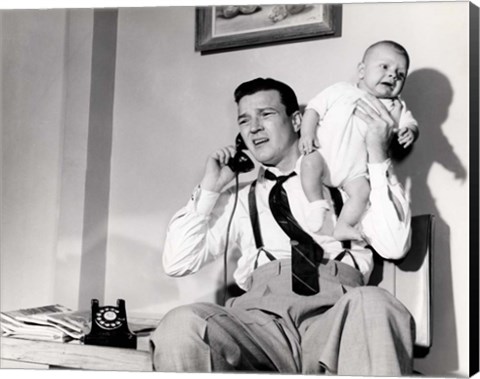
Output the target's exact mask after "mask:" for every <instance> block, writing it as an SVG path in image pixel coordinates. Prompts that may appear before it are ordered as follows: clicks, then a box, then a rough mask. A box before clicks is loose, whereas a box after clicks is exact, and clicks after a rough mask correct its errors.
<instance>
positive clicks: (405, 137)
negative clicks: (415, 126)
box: [397, 128, 415, 149]
mask: <svg viewBox="0 0 480 379" xmlns="http://www.w3.org/2000/svg"><path fill="white" fill-rule="evenodd" d="M397 137H398V143H399V144H400V145H402V146H403V148H404V149H406V148H407V147H409V146H410V145H411V144H412V143H413V141H414V140H415V134H414V133H413V131H412V129H410V128H402V129H400V130H399V131H398V133H397Z"/></svg>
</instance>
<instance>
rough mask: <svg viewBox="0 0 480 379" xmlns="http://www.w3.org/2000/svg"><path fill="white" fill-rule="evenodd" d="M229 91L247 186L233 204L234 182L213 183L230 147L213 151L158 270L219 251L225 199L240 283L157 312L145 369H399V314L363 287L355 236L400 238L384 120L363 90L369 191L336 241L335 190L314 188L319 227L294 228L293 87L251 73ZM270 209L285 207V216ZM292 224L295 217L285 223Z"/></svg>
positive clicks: (408, 320) (403, 232)
mask: <svg viewBox="0 0 480 379" xmlns="http://www.w3.org/2000/svg"><path fill="white" fill-rule="evenodd" d="M235 101H236V102H237V105H238V124H239V128H240V134H241V136H242V137H243V140H244V142H245V144H246V146H247V148H248V150H249V151H250V152H251V154H252V155H253V156H254V158H255V159H256V160H257V161H258V162H260V163H261V165H262V166H261V168H260V170H259V174H258V178H257V181H256V182H255V186H254V187H253V189H252V186H250V185H247V186H244V187H243V188H241V189H240V191H239V193H238V204H236V205H235V191H234V190H232V189H225V187H226V186H227V184H229V183H230V182H231V181H232V179H233V178H234V176H235V174H234V173H233V172H232V170H231V169H230V168H229V167H228V166H227V163H228V162H229V160H230V159H231V158H232V157H233V156H234V154H235V149H234V148H233V147H232V146H227V147H224V148H221V149H219V150H217V151H216V152H214V153H213V154H212V155H211V156H210V157H209V158H208V160H207V164H206V168H205V174H204V176H203V179H202V181H201V184H200V186H199V187H198V188H197V189H196V190H195V192H194V194H193V196H192V199H191V200H190V201H189V203H188V204H187V206H186V207H185V208H183V209H182V210H180V211H179V212H178V213H177V214H176V215H175V216H174V217H173V219H172V221H171V223H170V225H169V230H168V233H167V238H166V242H165V250H164V255H163V263H164V267H165V271H166V273H167V274H169V275H172V276H183V275H188V274H191V273H194V272H196V271H198V270H199V269H200V268H201V267H202V266H204V265H205V264H207V263H208V262H210V261H212V260H213V259H215V258H218V257H220V256H222V255H223V254H224V249H225V246H226V243H227V235H226V230H227V225H228V224H229V219H230V216H231V214H232V210H233V209H234V207H235V209H236V210H235V213H234V216H233V219H232V221H231V228H230V234H229V237H230V238H229V243H228V252H229V253H230V252H232V251H234V250H236V249H237V250H238V251H240V253H241V257H240V259H239V261H238V267H237V269H236V271H235V273H234V278H235V280H236V282H237V284H238V285H239V286H240V287H241V288H243V289H244V290H246V293H245V294H244V295H242V296H240V297H238V298H234V299H230V300H229V301H228V302H227V304H226V306H225V307H223V306H219V305H216V304H208V303H197V304H191V305H187V306H182V307H179V308H176V309H174V310H172V311H171V312H169V313H168V314H167V315H166V316H165V317H164V319H163V320H162V322H161V324H160V325H159V327H158V329H157V331H156V332H155V333H154V335H153V336H152V347H153V364H154V368H155V369H156V370H159V371H178V372H189V371H190V372H192V371H193V372H206V371H227V370H242V371H247V370H256V371H277V372H286V373H309V374H313V373H319V372H324V371H327V372H329V373H333V374H339V375H381V376H399V375H408V374H410V373H411V372H412V350H413V338H414V329H413V320H412V317H411V315H410V314H409V313H408V311H407V310H406V309H405V307H404V306H403V305H402V304H400V303H399V302H398V301H397V300H396V299H395V298H393V296H391V295H390V294H389V293H387V292H386V291H384V290H382V289H379V288H376V287H366V286H364V284H366V283H367V282H368V277H369V275H370V273H371V271H372V268H373V261H372V252H371V250H370V249H369V248H367V247H366V246H367V245H370V246H372V247H373V248H374V249H375V250H376V251H377V252H378V253H380V254H381V255H382V256H384V257H385V258H390V259H397V258H400V257H402V256H403V255H404V254H405V252H406V251H407V250H408V247H409V243H410V210H409V207H408V202H407V201H406V199H405V197H404V194H403V191H402V189H401V187H400V185H399V184H398V182H397V181H396V180H395V177H394V175H393V173H392V171H391V168H390V165H389V160H388V150H387V149H388V144H389V141H390V138H391V135H392V133H393V132H392V129H394V128H395V127H396V125H395V122H394V120H392V118H391V117H390V115H389V114H388V111H387V110H386V109H385V108H384V107H383V105H382V104H381V103H380V102H379V101H378V100H377V99H375V98H372V99H371V102H372V104H373V105H374V106H375V108H376V109H377V110H378V112H377V111H375V110H374V109H373V108H371V107H370V106H369V105H367V104H366V103H365V102H359V104H358V110H357V111H356V115H357V117H360V118H361V119H363V120H364V121H365V122H366V123H367V124H368V133H367V135H366V144H367V151H368V171H369V176H370V183H371V188H372V191H371V196H370V201H371V205H370V207H369V209H368V210H367V211H366V212H365V215H364V217H363V219H362V221H361V225H360V226H359V227H360V230H361V233H362V235H363V236H364V239H365V241H356V242H355V241H352V243H351V246H350V247H348V246H342V244H341V243H340V242H338V241H336V240H334V239H333V237H331V235H332V231H333V228H334V225H335V219H336V216H335V212H334V210H335V207H337V208H338V206H339V204H338V203H339V202H338V197H337V198H336V199H337V202H336V204H333V202H332V197H335V196H333V195H332V197H331V196H330V192H329V190H328V189H326V188H325V198H326V199H329V201H330V202H331V210H330V211H329V212H328V214H327V217H326V221H325V223H324V226H323V227H322V229H321V230H320V231H319V232H318V233H317V234H310V235H309V234H305V232H304V230H303V231H302V228H301V227H302V225H305V213H306V207H307V206H308V200H307V199H306V197H305V195H304V194H303V191H302V189H301V184H300V180H299V177H298V175H295V173H298V168H299V167H300V161H301V154H300V152H299V148H298V130H299V127H300V123H301V115H300V112H299V107H298V103H297V99H296V96H295V93H294V92H293V90H292V89H291V88H290V87H289V86H287V85H285V84H284V83H281V82H278V81H275V80H273V79H262V78H258V79H255V80H252V81H250V82H246V83H243V84H241V85H240V86H239V87H238V88H237V90H236V91H235ZM292 172H295V173H294V174H291V173H292ZM290 174H291V175H290ZM287 176H288V177H287ZM282 191H284V192H282ZM249 193H250V196H249ZM285 193H286V194H287V195H286V197H287V200H285V196H284V194H285ZM332 193H333V194H335V192H332ZM252 194H253V195H252ZM285 202H287V203H288V205H285ZM279 210H282V212H283V211H284V213H283V214H288V212H290V215H291V216H288V217H287V218H289V219H290V220H289V221H288V222H285V220H284V219H282V214H279ZM282 212H280V213H282ZM252 213H253V214H256V215H257V218H258V220H257V222H255V221H254V220H255V217H254V218H253V219H251V218H250V217H251V216H252ZM253 224H256V225H257V226H252V225H253ZM292 224H296V225H297V227H295V226H294V227H293V229H294V230H295V231H293V232H292V230H293V229H292V228H291V226H292ZM298 225H299V227H298ZM303 229H305V228H303ZM299 230H300V231H299ZM295 233H296V234H295ZM305 246H307V247H308V249H307V250H305V249H304V247H305ZM309 251H310V252H309ZM311 252H314V254H313V255H309V254H310V253H311ZM303 258H305V260H303V261H302V262H300V263H301V264H303V266H304V268H305V266H308V267H310V271H309V274H310V275H309V276H308V275H307V276H304V273H300V272H299V271H298V267H297V268H296V266H298V260H299V259H300V260H301V259H303ZM295 261H297V263H295ZM306 262H308V264H307V263H306ZM310 264H313V267H314V275H313V281H312V280H311V279H312V269H311V266H312V265H310ZM308 267H307V269H306V271H308ZM300 287H301V289H300ZM302 291H307V292H302ZM309 291H310V292H309ZM299 293H300V294H299Z"/></svg>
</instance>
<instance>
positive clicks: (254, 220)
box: [248, 180, 263, 249]
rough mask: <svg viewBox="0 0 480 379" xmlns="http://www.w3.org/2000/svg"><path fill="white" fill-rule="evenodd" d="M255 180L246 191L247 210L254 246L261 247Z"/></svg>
mask: <svg viewBox="0 0 480 379" xmlns="http://www.w3.org/2000/svg"><path fill="white" fill-rule="evenodd" d="M256 186H257V181H256V180H254V181H253V183H252V184H251V185H250V191H249V192H248V210H249V213H250V222H251V224H252V229H253V237H254V238H255V246H256V247H257V249H260V248H262V247H263V240H262V234H261V233H260V222H259V221H258V210H257V200H256V196H255V187H256Z"/></svg>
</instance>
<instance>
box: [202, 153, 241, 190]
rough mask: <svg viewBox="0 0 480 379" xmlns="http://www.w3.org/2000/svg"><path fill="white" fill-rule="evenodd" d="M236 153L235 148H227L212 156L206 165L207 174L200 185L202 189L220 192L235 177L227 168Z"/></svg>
mask: <svg viewBox="0 0 480 379" xmlns="http://www.w3.org/2000/svg"><path fill="white" fill-rule="evenodd" d="M235 152H236V150H235V147H233V146H225V147H222V148H220V149H218V150H217V151H215V152H213V153H212V154H210V156H209V157H208V159H207V163H206V165H205V174H204V175H203V179H202V181H201V183H200V187H201V188H203V189H205V190H207V191H213V192H220V191H221V190H222V189H223V187H225V185H227V184H228V183H229V182H230V181H231V180H232V179H233V178H234V177H235V173H234V172H233V171H232V170H231V169H230V167H228V166H227V163H228V161H229V160H230V159H231V158H233V156H234V155H235Z"/></svg>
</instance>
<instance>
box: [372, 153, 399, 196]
mask: <svg viewBox="0 0 480 379" xmlns="http://www.w3.org/2000/svg"><path fill="white" fill-rule="evenodd" d="M391 165H392V162H391V160H390V158H388V159H387V160H385V161H383V162H381V163H369V164H368V165H367V166H368V174H369V177H370V186H371V187H372V189H373V188H379V187H383V186H387V185H388V184H392V183H390V182H389V179H390V180H391V179H394V178H395V177H394V175H392V172H391Z"/></svg>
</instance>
